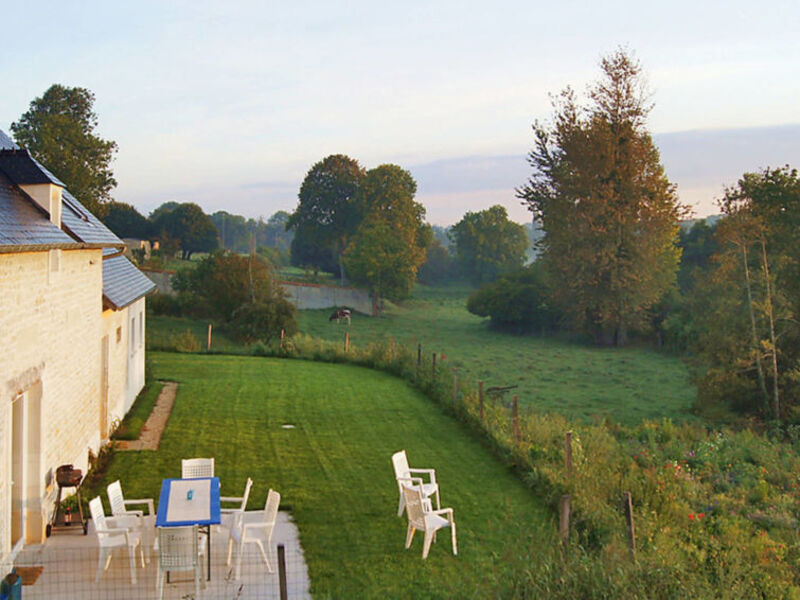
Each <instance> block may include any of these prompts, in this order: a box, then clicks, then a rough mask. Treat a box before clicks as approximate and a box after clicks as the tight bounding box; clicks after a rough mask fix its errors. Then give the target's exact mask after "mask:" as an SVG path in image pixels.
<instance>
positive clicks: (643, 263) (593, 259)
mask: <svg viewBox="0 0 800 600" xmlns="http://www.w3.org/2000/svg"><path fill="white" fill-rule="evenodd" d="M600 66H601V69H602V75H603V77H602V79H601V80H600V81H598V82H597V83H595V84H593V86H591V87H590V89H589V98H590V101H591V102H590V103H589V105H588V106H586V107H581V106H579V105H578V103H577V100H576V98H575V94H574V93H573V92H572V90H570V89H569V88H567V89H566V90H564V91H563V92H562V93H561V95H560V96H559V97H558V98H557V99H555V100H554V110H555V114H554V117H553V122H552V124H551V125H550V126H545V125H543V124H541V123H538V122H537V123H535V124H534V126H533V129H534V133H535V136H536V141H535V146H534V149H533V150H532V151H531V152H530V154H529V155H528V161H529V163H530V165H531V166H532V167H533V175H532V177H531V178H530V179H529V180H528V182H527V184H526V185H524V186H523V187H522V188H520V189H518V190H517V195H518V197H520V198H522V199H523V201H524V203H527V204H528V207H529V209H530V210H531V211H533V213H534V218H536V219H537V220H538V221H539V222H541V223H542V227H543V229H544V231H545V237H544V238H543V239H542V240H541V242H540V248H541V250H542V251H543V255H544V258H545V260H546V263H545V264H546V265H547V268H548V269H549V270H550V272H551V275H552V277H553V281H558V282H559V285H558V286H554V289H553V299H554V301H555V302H556V303H557V305H558V306H560V307H561V308H562V309H563V310H564V312H565V314H566V315H567V316H568V318H569V320H570V322H571V323H572V325H573V326H574V327H575V328H579V329H583V330H585V331H587V332H589V333H590V334H591V335H592V336H593V337H594V339H595V341H596V342H597V343H605V344H608V343H614V344H616V345H622V344H624V342H625V340H626V338H627V334H628V331H629V330H630V329H632V328H636V327H645V326H646V325H647V322H648V319H649V316H648V311H649V309H651V307H653V306H654V305H655V304H656V303H657V302H658V301H659V299H660V298H661V296H662V295H663V294H664V293H665V292H666V291H667V290H668V289H669V288H670V287H671V286H672V285H674V282H675V273H676V270H677V265H678V260H679V256H680V253H679V250H678V248H677V246H676V244H675V242H676V238H677V234H678V222H679V220H680V219H681V217H682V216H683V215H684V214H685V211H686V209H685V208H684V207H683V206H682V205H680V204H679V202H678V200H677V197H676V195H675V190H674V186H673V185H671V184H670V182H669V180H668V179H667V177H666V175H665V174H664V169H663V167H662V166H661V164H660V162H659V161H660V158H659V154H658V150H657V149H656V147H655V145H654V144H653V141H652V139H651V137H650V134H649V133H648V132H647V130H646V128H645V122H646V117H647V114H648V112H649V110H650V105H649V104H648V103H647V101H646V93H645V89H644V88H645V86H644V83H643V79H642V74H641V67H640V66H639V64H638V62H636V61H634V60H632V59H631V58H630V57H629V56H628V55H627V54H626V53H625V52H624V51H622V50H618V51H616V52H615V53H613V54H611V55H610V56H608V57H606V58H603V59H602V61H601V63H600Z"/></svg>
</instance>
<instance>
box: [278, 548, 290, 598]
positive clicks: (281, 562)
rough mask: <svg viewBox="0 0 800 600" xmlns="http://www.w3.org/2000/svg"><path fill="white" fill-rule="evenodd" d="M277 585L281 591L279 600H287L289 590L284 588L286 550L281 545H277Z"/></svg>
mask: <svg viewBox="0 0 800 600" xmlns="http://www.w3.org/2000/svg"><path fill="white" fill-rule="evenodd" d="M278 584H279V585H280V590H281V600H288V599H289V590H288V589H287V587H286V549H285V548H284V547H283V544H278Z"/></svg>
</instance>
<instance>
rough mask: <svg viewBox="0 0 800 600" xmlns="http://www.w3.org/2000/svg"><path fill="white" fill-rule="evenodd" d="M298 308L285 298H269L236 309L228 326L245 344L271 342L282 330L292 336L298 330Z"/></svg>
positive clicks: (234, 335)
mask: <svg viewBox="0 0 800 600" xmlns="http://www.w3.org/2000/svg"><path fill="white" fill-rule="evenodd" d="M296 314H297V309H296V308H295V307H294V305H292V304H291V303H290V302H288V301H287V300H286V299H285V298H280V297H277V298H267V299H266V300H264V301H262V302H259V303H257V304H244V305H242V306H240V307H239V308H238V309H236V310H235V311H234V313H233V315H232V317H231V320H230V322H229V323H228V325H227V326H226V328H227V329H228V331H229V332H230V334H231V336H232V337H233V338H234V339H236V340H238V341H240V342H243V343H245V344H248V343H251V342H255V341H261V342H269V341H270V340H271V339H274V338H276V337H280V334H281V330H282V329H283V330H284V333H285V335H288V336H291V335H294V334H295V333H296V332H297V318H296Z"/></svg>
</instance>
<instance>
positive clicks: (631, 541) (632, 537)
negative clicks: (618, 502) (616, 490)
mask: <svg viewBox="0 0 800 600" xmlns="http://www.w3.org/2000/svg"><path fill="white" fill-rule="evenodd" d="M624 500H625V520H626V521H627V522H628V547H629V549H630V551H631V558H633V559H634V560H636V530H635V529H634V527H633V500H632V499H631V493H630V492H625V494H624Z"/></svg>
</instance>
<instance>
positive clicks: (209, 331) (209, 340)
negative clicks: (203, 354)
mask: <svg viewBox="0 0 800 600" xmlns="http://www.w3.org/2000/svg"><path fill="white" fill-rule="evenodd" d="M206 350H211V323H209V324H208V345H207V346H206Z"/></svg>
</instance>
